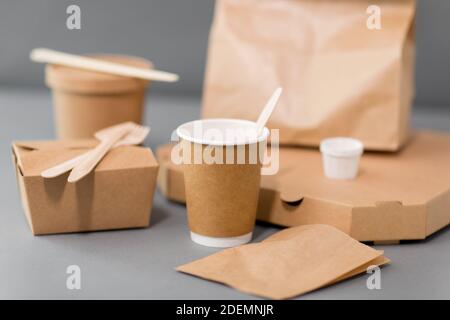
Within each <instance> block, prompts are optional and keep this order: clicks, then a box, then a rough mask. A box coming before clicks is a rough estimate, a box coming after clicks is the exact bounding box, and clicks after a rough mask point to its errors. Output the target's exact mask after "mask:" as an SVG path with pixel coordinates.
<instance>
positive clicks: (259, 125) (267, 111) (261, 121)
mask: <svg viewBox="0 0 450 320" xmlns="http://www.w3.org/2000/svg"><path fill="white" fill-rule="evenodd" d="M281 92H283V89H281V88H278V89H276V90H275V92H274V93H273V94H272V96H271V97H270V99H269V101H267V104H266V105H265V107H264V109H263V110H262V111H261V113H260V115H259V118H258V121H256V132H257V136H258V137H259V136H260V135H261V134H262V133H263V129H264V127H265V126H266V123H267V121H268V120H269V118H270V116H271V115H272V112H273V110H274V109H275V107H276V105H277V103H278V99H279V98H280V96H281Z"/></svg>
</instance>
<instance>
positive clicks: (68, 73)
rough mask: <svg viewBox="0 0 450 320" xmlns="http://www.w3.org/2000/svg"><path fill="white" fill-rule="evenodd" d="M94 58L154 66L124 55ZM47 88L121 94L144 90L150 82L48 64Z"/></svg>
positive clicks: (145, 66) (141, 59)
mask: <svg viewBox="0 0 450 320" xmlns="http://www.w3.org/2000/svg"><path fill="white" fill-rule="evenodd" d="M90 57H92V58H97V59H102V60H106V61H111V62H117V63H122V64H125V65H129V66H133V67H139V68H146V69H152V68H153V64H152V63H151V62H150V61H148V60H146V59H143V58H139V57H133V56H123V55H107V54H103V55H91V56H90ZM45 80H46V84H47V86H49V87H50V88H52V89H55V90H63V91H72V92H78V93H89V94H102V93H103V94H105V93H120V92H128V91H135V90H142V89H144V88H145V87H146V86H147V85H148V84H149V81H146V80H142V79H137V78H131V77H123V76H118V75H113V74H108V73H101V72H95V71H89V70H83V69H78V68H72V67H67V66H62V65H55V64H48V65H47V67H46V69H45Z"/></svg>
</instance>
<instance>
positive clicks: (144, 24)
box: [0, 0, 450, 107]
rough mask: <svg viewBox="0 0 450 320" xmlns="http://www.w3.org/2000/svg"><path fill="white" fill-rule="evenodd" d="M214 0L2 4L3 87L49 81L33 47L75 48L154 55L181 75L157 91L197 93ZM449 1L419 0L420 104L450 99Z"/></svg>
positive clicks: (22, 0)
mask: <svg viewBox="0 0 450 320" xmlns="http://www.w3.org/2000/svg"><path fill="white" fill-rule="evenodd" d="M373 3H376V1H375V0H374V1H373ZM69 4H78V5H79V6H80V8H81V11H82V14H81V21H82V29H81V30H67V28H66V25H65V21H66V17H67V15H66V13H65V10H66V8H67V6H68V5H69ZM213 6H214V1H213V0H127V1H123V0H83V1H76V0H72V1H61V0H14V1H1V3H0V40H1V44H2V45H1V49H0V50H1V54H0V85H3V86H5V85H8V86H13V85H32V86H43V70H42V68H43V67H42V66H38V65H35V64H33V63H32V62H30V61H29V60H28V54H29V52H30V50H31V49H32V48H34V47H49V48H53V49H59V50H62V51H68V52H73V53H92V52H108V53H123V54H132V55H138V56H142V57H146V58H149V59H151V60H152V61H153V62H154V63H155V65H156V66H157V67H158V68H160V69H163V70H168V71H173V72H176V73H179V74H180V76H181V81H180V82H179V83H177V84H175V85H173V84H170V85H168V84H156V85H155V86H154V88H153V89H152V90H153V91H154V92H155V93H168V94H169V93H170V94H171V95H173V94H192V95H199V94H200V91H201V88H202V80H203V73H204V62H205V58H206V49H207V42H208V33H209V27H210V24H211V20H212V14H213ZM449 15H450V1H444V0H421V1H418V14H417V103H418V104H420V105H424V104H427V105H430V106H431V105H432V106H442V107H446V106H448V104H449V102H450V90H449V88H448V86H449V84H450V39H449V37H448V32H449V30H450V19H449V18H448V17H449Z"/></svg>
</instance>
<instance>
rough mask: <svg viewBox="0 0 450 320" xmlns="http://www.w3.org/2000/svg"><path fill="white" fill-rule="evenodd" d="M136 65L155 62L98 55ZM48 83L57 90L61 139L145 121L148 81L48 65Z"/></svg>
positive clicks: (146, 64)
mask: <svg viewBox="0 0 450 320" xmlns="http://www.w3.org/2000/svg"><path fill="white" fill-rule="evenodd" d="M96 57H97V58H101V59H104V60H108V61H113V62H119V63H123V64H127V65H131V66H135V67H141V68H152V64H151V62H149V61H147V60H144V59H141V58H136V57H126V56H112V55H111V56H104V55H102V56H96ZM46 83H47V85H48V86H49V87H50V88H51V89H52V91H53V106H54V114H55V125H56V131H57V134H58V137H59V138H60V139H78V138H91V137H92V136H93V135H94V133H95V132H96V131H98V130H100V129H103V128H106V127H109V126H112V125H115V124H118V123H122V122H125V121H132V122H135V123H142V116H143V109H144V103H145V92H146V88H147V86H148V84H149V82H148V81H145V80H140V79H135V78H128V77H121V76H116V75H111V74H106V73H97V72H93V71H87V70H81V69H76V68H70V67H65V66H59V65H48V66H47V69H46Z"/></svg>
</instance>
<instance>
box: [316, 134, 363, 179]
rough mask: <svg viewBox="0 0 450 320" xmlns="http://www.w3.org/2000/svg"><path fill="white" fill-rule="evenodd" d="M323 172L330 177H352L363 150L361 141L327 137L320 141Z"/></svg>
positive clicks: (356, 169)
mask: <svg viewBox="0 0 450 320" xmlns="http://www.w3.org/2000/svg"><path fill="white" fill-rule="evenodd" d="M320 151H321V153H322V159H323V168H324V173H325V176H326V177H327V178H330V179H345V180H348V179H354V178H355V177H356V175H357V174H358V170H359V161H360V158H361V155H362V153H363V151H364V146H363V144H362V142H361V141H359V140H357V139H353V138H346V137H336V138H328V139H325V140H323V141H322V142H321V143H320Z"/></svg>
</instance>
